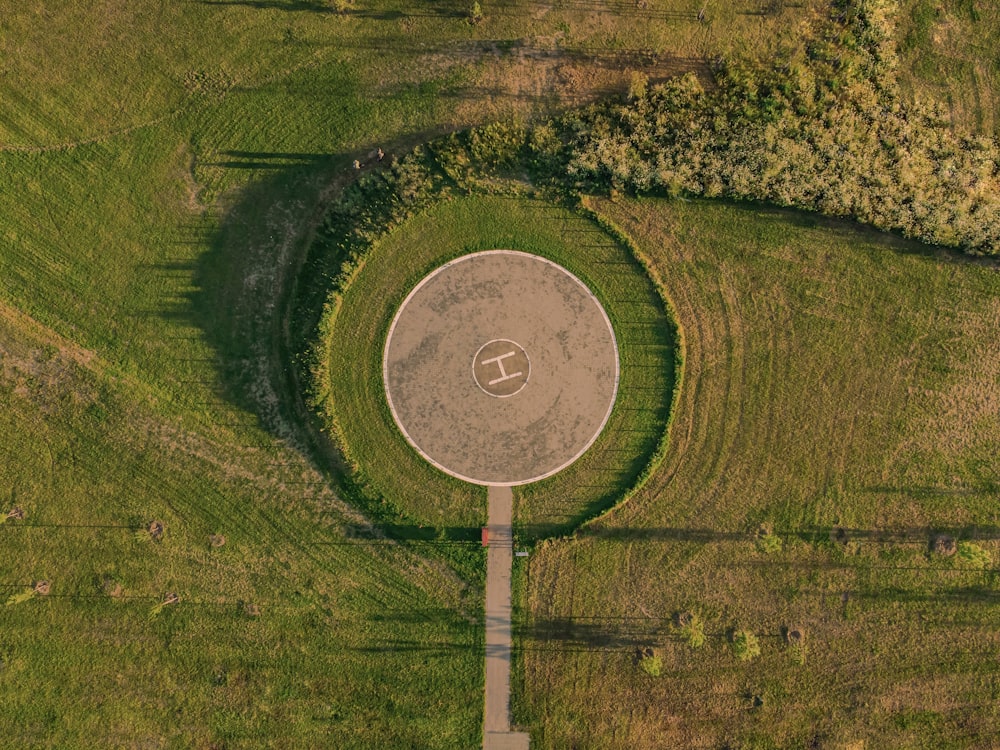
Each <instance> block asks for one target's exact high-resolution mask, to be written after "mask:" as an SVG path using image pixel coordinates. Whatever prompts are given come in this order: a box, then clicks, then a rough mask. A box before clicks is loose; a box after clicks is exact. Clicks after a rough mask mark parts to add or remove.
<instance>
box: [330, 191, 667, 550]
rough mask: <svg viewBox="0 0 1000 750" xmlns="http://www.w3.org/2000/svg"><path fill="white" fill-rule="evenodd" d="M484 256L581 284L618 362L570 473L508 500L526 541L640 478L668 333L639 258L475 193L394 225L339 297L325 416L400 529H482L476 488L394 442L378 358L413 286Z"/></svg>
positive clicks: (550, 218)
mask: <svg viewBox="0 0 1000 750" xmlns="http://www.w3.org/2000/svg"><path fill="white" fill-rule="evenodd" d="M494 248H507V249H514V250H521V251H523V252H530V253H533V254H536V255H541V256H544V257H547V258H550V259H551V260H554V261H556V262H557V263H560V264H562V265H563V266H564V267H565V268H567V269H568V270H570V271H571V272H572V273H574V274H575V275H576V276H577V277H578V278H580V279H581V280H582V281H584V283H586V284H587V285H588V287H589V288H590V289H592V290H593V291H594V293H595V294H596V295H597V296H598V298H599V299H600V300H601V301H602V303H603V305H604V307H605V309H606V310H607V311H608V315H609V317H610V318H611V321H612V325H613V326H614V328H615V333H616V337H617V339H618V344H619V351H620V354H619V356H620V358H621V361H622V380H621V383H620V385H619V395H618V399H617V401H616V405H615V409H614V411H613V413H612V416H611V419H610V420H609V422H608V424H607V426H606V427H605V430H604V432H603V433H602V435H601V437H600V438H599V439H598V441H597V442H596V443H595V444H594V445H593V446H592V447H591V448H590V449H589V450H588V451H587V453H586V454H585V455H584V456H583V457H582V458H581V459H579V460H578V461H577V462H576V463H575V464H573V466H571V467H570V468H569V469H567V470H565V471H562V472H560V473H559V474H557V475H556V476H554V477H551V478H550V479H548V480H546V481H543V482H539V483H537V484H534V485H528V486H526V487H524V488H518V490H517V492H516V493H515V495H516V497H517V505H518V508H517V524H518V532H519V536H520V538H521V539H523V540H525V541H530V540H533V539H536V538H539V537H543V536H549V535H552V534H557V533H566V532H567V531H570V530H572V529H573V528H574V527H575V526H576V525H578V524H579V522H580V520H582V519H583V518H586V517H589V516H593V515H594V514H596V513H598V512H600V511H602V510H604V509H606V508H608V507H610V506H611V504H613V503H614V502H616V501H617V500H619V499H621V497H622V496H623V495H624V493H625V492H626V491H627V490H628V489H629V488H630V487H631V486H632V485H633V484H634V482H635V481H636V479H637V477H638V476H639V475H640V474H641V473H642V472H643V470H645V469H646V466H647V464H648V463H649V460H650V458H651V456H652V455H653V453H654V452H655V450H656V448H657V446H658V444H659V443H660V439H661V436H662V433H663V428H664V427H663V426H664V424H665V423H666V421H667V415H668V413H669V407H670V399H671V397H672V393H673V367H674V358H675V356H676V355H675V342H674V337H673V324H672V323H671V321H670V319H669V318H668V316H667V314H666V311H665V310H664V308H663V303H662V301H661V300H660V299H659V297H658V296H657V293H656V290H655V288H654V287H653V285H652V284H651V282H650V281H649V279H648V277H647V276H646V275H645V274H644V273H643V270H642V267H641V266H640V265H639V262H638V260H637V259H636V258H634V257H633V256H631V254H630V252H629V250H628V249H627V248H624V247H622V246H621V245H620V244H619V243H618V242H616V241H615V240H614V239H613V238H612V237H610V236H608V235H607V234H606V233H605V232H603V231H602V230H601V229H600V227H598V226H597V225H596V224H595V223H594V222H592V221H590V220H589V219H587V218H585V217H583V216H581V215H579V214H577V213H575V212H573V211H570V210H568V209H565V208H561V207H559V206H557V205H555V204H552V203H548V202H545V201H541V200H537V199H530V198H524V197H522V198H518V197H514V196H510V197H503V196H480V197H474V198H458V199H451V200H448V201H445V202H442V203H439V204H438V205H436V206H434V207H432V208H431V209H430V210H428V211H426V212H424V213H422V214H420V215H419V216H417V217H415V218H413V219H411V220H409V221H407V222H405V223H404V224H402V225H401V226H399V227H398V228H396V229H394V230H393V231H392V232H391V233H390V234H389V235H388V236H387V237H386V238H385V239H383V240H382V241H380V242H379V243H378V244H377V245H376V247H375V249H374V251H373V252H372V253H371V254H370V255H369V256H368V257H367V258H366V260H365V263H364V267H363V268H362V269H361V270H360V271H359V272H358V273H357V275H356V276H355V277H354V279H353V280H352V282H351V283H350V286H348V287H347V289H346V290H345V291H344V292H343V293H342V294H340V295H338V297H339V298H338V303H337V304H338V308H337V309H338V312H337V314H336V318H335V324H334V325H333V327H332V329H331V330H330V333H329V339H328V341H327V342H326V343H325V347H327V352H326V358H327V359H328V364H327V367H326V371H327V372H328V373H329V385H328V386H326V387H327V388H328V389H329V393H330V395H329V396H328V399H327V401H326V403H325V404H324V405H323V408H324V411H325V415H326V419H327V423H328V424H329V425H331V426H334V429H335V431H336V432H337V433H339V436H340V439H341V440H342V442H343V443H344V446H345V450H346V452H347V455H348V458H349V459H350V461H351V462H352V463H353V464H354V465H355V466H356V469H357V479H356V481H357V483H358V484H359V485H361V487H362V488H363V490H362V491H363V492H364V493H365V494H366V495H368V496H369V498H370V499H369V501H368V502H370V503H372V502H374V503H378V502H382V503H387V504H389V505H390V507H393V508H394V509H396V510H397V511H398V512H399V514H400V516H399V519H398V520H399V525H400V526H402V527H405V526H406V525H407V524H411V525H416V526H418V527H421V526H423V525H427V526H430V527H434V528H437V529H439V530H440V533H441V534H443V535H445V537H446V538H459V539H466V540H470V541H474V540H475V539H476V537H477V534H478V528H479V527H480V526H482V525H484V524H485V520H486V502H485V501H486V497H485V492H484V491H483V490H482V488H476V487H474V486H472V485H469V484H466V483H464V482H460V481H458V480H455V479H453V478H451V477H448V476H446V475H444V474H443V473H442V472H439V471H438V470H436V469H434V468H432V467H431V466H430V465H429V464H428V463H426V462H425V461H424V460H423V459H422V458H421V457H420V456H419V455H418V454H417V453H416V452H415V451H414V450H413V449H412V448H410V446H409V445H407V444H405V443H403V442H402V440H401V439H400V435H399V430H398V428H397V427H396V425H395V423H394V422H393V420H392V417H391V415H390V414H389V409H388V406H387V403H386V399H385V394H384V386H383V381H382V350H383V342H384V341H385V335H386V331H387V330H388V328H389V323H390V321H391V320H392V317H393V316H394V315H395V313H396V310H397V309H398V307H399V305H400V303H401V302H402V300H403V298H404V297H405V296H406V295H407V294H408V293H409V291H410V290H411V289H412V288H413V286H415V285H416V283H417V282H419V281H420V279H422V278H423V277H424V276H426V274H428V273H429V272H430V271H432V270H434V269H435V268H437V267H438V266H440V265H441V264H443V263H445V262H447V261H449V260H451V259H453V258H455V257H456V256H459V255H464V254H466V253H470V252H476V251H478V250H488V249H494ZM481 562H482V561H481V560H480V561H479V563H481ZM479 567H480V568H481V567H482V566H481V564H480V566H479Z"/></svg>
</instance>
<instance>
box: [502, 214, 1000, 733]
mask: <svg viewBox="0 0 1000 750" xmlns="http://www.w3.org/2000/svg"><path fill="white" fill-rule="evenodd" d="M595 207H596V208H597V209H598V211H599V212H600V213H601V214H603V215H605V216H607V217H609V218H610V219H611V220H613V221H614V222H616V223H617V224H618V225H620V226H621V227H622V228H623V230H624V231H626V232H627V233H628V234H630V235H631V236H632V237H633V239H634V241H635V242H636V244H637V245H638V246H639V247H640V248H641V249H642V251H643V252H645V253H648V254H649V256H650V258H651V259H652V262H653V265H654V267H655V268H656V269H657V270H658V272H659V273H660V274H661V275H662V281H663V286H664V288H665V290H666V292H667V294H668V295H669V297H670V299H671V300H672V301H673V304H674V307H675V309H676V312H677V318H678V323H679V325H680V327H681V329H682V331H683V337H684V342H685V365H684V387H683V389H682V392H681V397H680V402H679V404H678V407H677V411H676V413H675V414H674V421H673V425H672V431H671V435H670V440H669V443H668V450H667V454H666V455H667V459H666V462H665V464H664V466H663V468H662V469H661V471H659V472H658V473H657V474H656V475H655V477H654V478H653V480H652V481H651V482H650V483H649V484H648V485H647V486H646V488H645V489H644V490H643V491H642V492H640V493H639V495H638V496H636V497H634V498H633V499H632V500H631V501H630V502H629V503H628V505H627V506H625V507H624V508H621V509H619V510H616V511H615V512H613V513H612V514H611V515H610V516H608V517H606V518H605V519H602V520H601V521H599V522H596V523H593V524H590V525H587V526H584V527H583V528H582V529H581V530H580V531H579V532H577V535H576V539H575V540H573V541H566V542H553V543H548V544H546V545H544V546H543V548H542V549H541V550H540V551H539V552H537V553H536V556H535V557H534V559H533V560H532V563H531V565H530V567H529V568H528V569H527V570H526V571H523V574H524V575H526V580H525V581H524V585H525V589H524V590H525V592H526V593H525V602H524V604H525V608H524V615H523V616H524V620H523V622H522V623H521V625H520V627H519V634H520V635H519V639H518V646H519V647H520V649H521V653H522V654H523V656H522V659H523V687H522V688H521V689H522V691H523V692H522V693H521V699H520V701H519V702H518V703H517V704H516V705H519V706H521V709H522V713H521V718H522V720H523V721H524V722H525V723H526V724H527V725H529V726H530V727H531V728H532V737H533V743H534V744H533V747H566V746H575V747H594V748H598V747H600V748H616V747H621V748H626V747H627V748H638V747H649V748H654V747H706V748H709V747H720V746H723V745H724V744H727V745H728V746H731V747H774V748H784V747H808V746H810V744H812V746H818V747H878V746H884V747H983V746H987V745H988V744H989V743H990V742H991V741H992V740H993V738H995V737H996V735H997V733H998V731H1000V714H998V712H997V703H996V697H997V691H998V690H1000V672H998V667H997V663H998V662H997V656H998V655H1000V639H998V634H997V629H996V624H997V619H996V617H997V616H996V603H997V597H998V595H1000V589H998V588H997V583H998V582H997V577H996V570H997V559H998V555H1000V541H998V540H1000V512H998V507H1000V506H998V503H997V501H998V499H1000V498H998V495H1000V467H998V465H997V463H996V456H997V455H998V449H1000V410H998V401H997V397H998V394H1000V390H998V389H1000V371H998V369H997V363H998V362H1000V351H998V343H997V338H996V330H997V326H998V323H1000V304H998V300H1000V277H998V275H997V273H996V271H995V270H993V269H988V268H983V267H981V266H977V265H973V264H970V263H967V262H963V261H961V260H956V259H954V258H949V257H946V256H940V257H939V256H935V255H934V254H933V253H929V252H926V251H924V250H922V249H921V248H919V247H915V246H913V245H908V244H904V243H903V242H900V241H894V240H887V239H884V238H881V237H879V236H876V235H873V234H870V233H865V232H862V231H859V230H857V229H854V228H851V227H850V226H847V225H839V224H833V223H826V222H817V221H813V220H811V219H801V218H796V217H793V216H790V215H788V214H782V213H779V212H774V211H767V210H759V209H753V208H742V207H733V206H726V205H720V204H711V203H704V202H698V203H682V202H670V203H665V202H662V201H655V200H643V201H637V200H621V201H619V202H615V203H611V202H607V201H601V202H597V204H596V206H595ZM838 530H841V531H838ZM936 532H943V533H948V534H950V535H952V536H954V537H955V538H956V539H958V540H960V541H962V540H964V541H965V542H967V543H968V544H970V545H973V546H971V547H961V545H960V550H961V549H964V553H963V552H962V551H960V552H959V554H958V555H956V556H955V557H951V558H947V557H942V556H936V555H931V554H929V550H930V543H931V539H932V535H933V534H934V533H936ZM680 612H690V613H692V614H694V615H697V616H698V617H700V618H701V620H702V621H703V627H704V633H705V635H706V641H705V645H704V646H703V647H702V648H701V649H700V650H698V649H693V648H691V647H690V646H689V645H688V644H687V642H686V639H685V637H684V636H683V635H682V633H681V632H680V630H679V628H677V627H676V625H675V624H674V618H675V616H676V615H677V614H678V613H680ZM783 628H784V629H788V628H791V629H801V631H802V632H804V633H805V641H804V646H803V647H801V648H800V647H798V646H797V647H795V648H792V647H790V646H789V645H788V644H786V642H785V638H784V636H783V632H784V631H783ZM734 629H747V630H749V631H750V632H752V633H753V634H755V635H756V637H757V638H758V639H759V642H760V647H761V655H760V657H759V658H758V659H756V660H754V661H751V662H748V663H744V662H740V661H738V660H737V659H736V658H735V657H734V656H733V654H732V652H731V648H730V646H729V645H728V644H727V640H728V634H730V633H731V632H732V631H733V630H734ZM645 648H651V649H653V650H654V653H655V655H656V656H658V657H659V658H660V659H661V661H662V676H661V677H659V678H654V677H651V676H649V675H648V674H647V673H646V672H645V671H643V670H642V669H641V668H640V665H638V664H637V663H636V654H637V650H638V649H645ZM852 743H853V744H852Z"/></svg>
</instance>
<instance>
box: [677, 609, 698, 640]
mask: <svg viewBox="0 0 1000 750" xmlns="http://www.w3.org/2000/svg"><path fill="white" fill-rule="evenodd" d="M677 620H678V624H679V626H680V634H681V638H683V639H684V640H685V641H686V642H687V644H688V645H689V646H690V647H691V648H701V647H702V646H704V645H705V623H704V621H703V620H702V619H701V617H699V616H698V615H696V614H693V613H690V612H684V613H682V614H681V615H680V616H679V617H678V618H677Z"/></svg>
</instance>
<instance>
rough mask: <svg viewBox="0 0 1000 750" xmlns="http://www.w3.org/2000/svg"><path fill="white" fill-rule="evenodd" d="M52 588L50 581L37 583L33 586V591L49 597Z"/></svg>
mask: <svg viewBox="0 0 1000 750" xmlns="http://www.w3.org/2000/svg"><path fill="white" fill-rule="evenodd" d="M51 588H52V587H51V584H49V582H48V581H35V583H34V585H33V586H32V590H33V591H34V592H35V593H36V594H38V595H39V596H48V594H49V591H50V590H51Z"/></svg>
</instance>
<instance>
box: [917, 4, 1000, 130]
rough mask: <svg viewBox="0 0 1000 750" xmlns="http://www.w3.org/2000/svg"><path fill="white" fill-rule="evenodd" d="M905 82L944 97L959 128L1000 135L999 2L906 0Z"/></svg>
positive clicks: (925, 94)
mask: <svg viewBox="0 0 1000 750" xmlns="http://www.w3.org/2000/svg"><path fill="white" fill-rule="evenodd" d="M899 8H900V10H899V24H898V29H899V33H898V39H899V44H900V49H901V52H902V63H903V64H902V66H901V76H900V83H901V86H902V88H903V90H904V91H905V92H907V94H908V95H910V96H913V97H918V98H922V99H925V100H932V101H940V102H942V103H944V104H945V105H946V106H947V109H948V111H949V112H950V114H951V119H952V123H953V124H954V125H955V126H956V127H957V128H959V129H961V130H965V131H971V132H977V133H984V134H988V135H994V136H995V135H1000V98H998V96H997V85H998V83H1000V57H998V54H997V53H998V50H1000V6H998V5H997V4H996V3H993V2H988V1H986V0H945V1H944V2H940V1H938V0H902V1H901V2H900V3H899Z"/></svg>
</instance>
